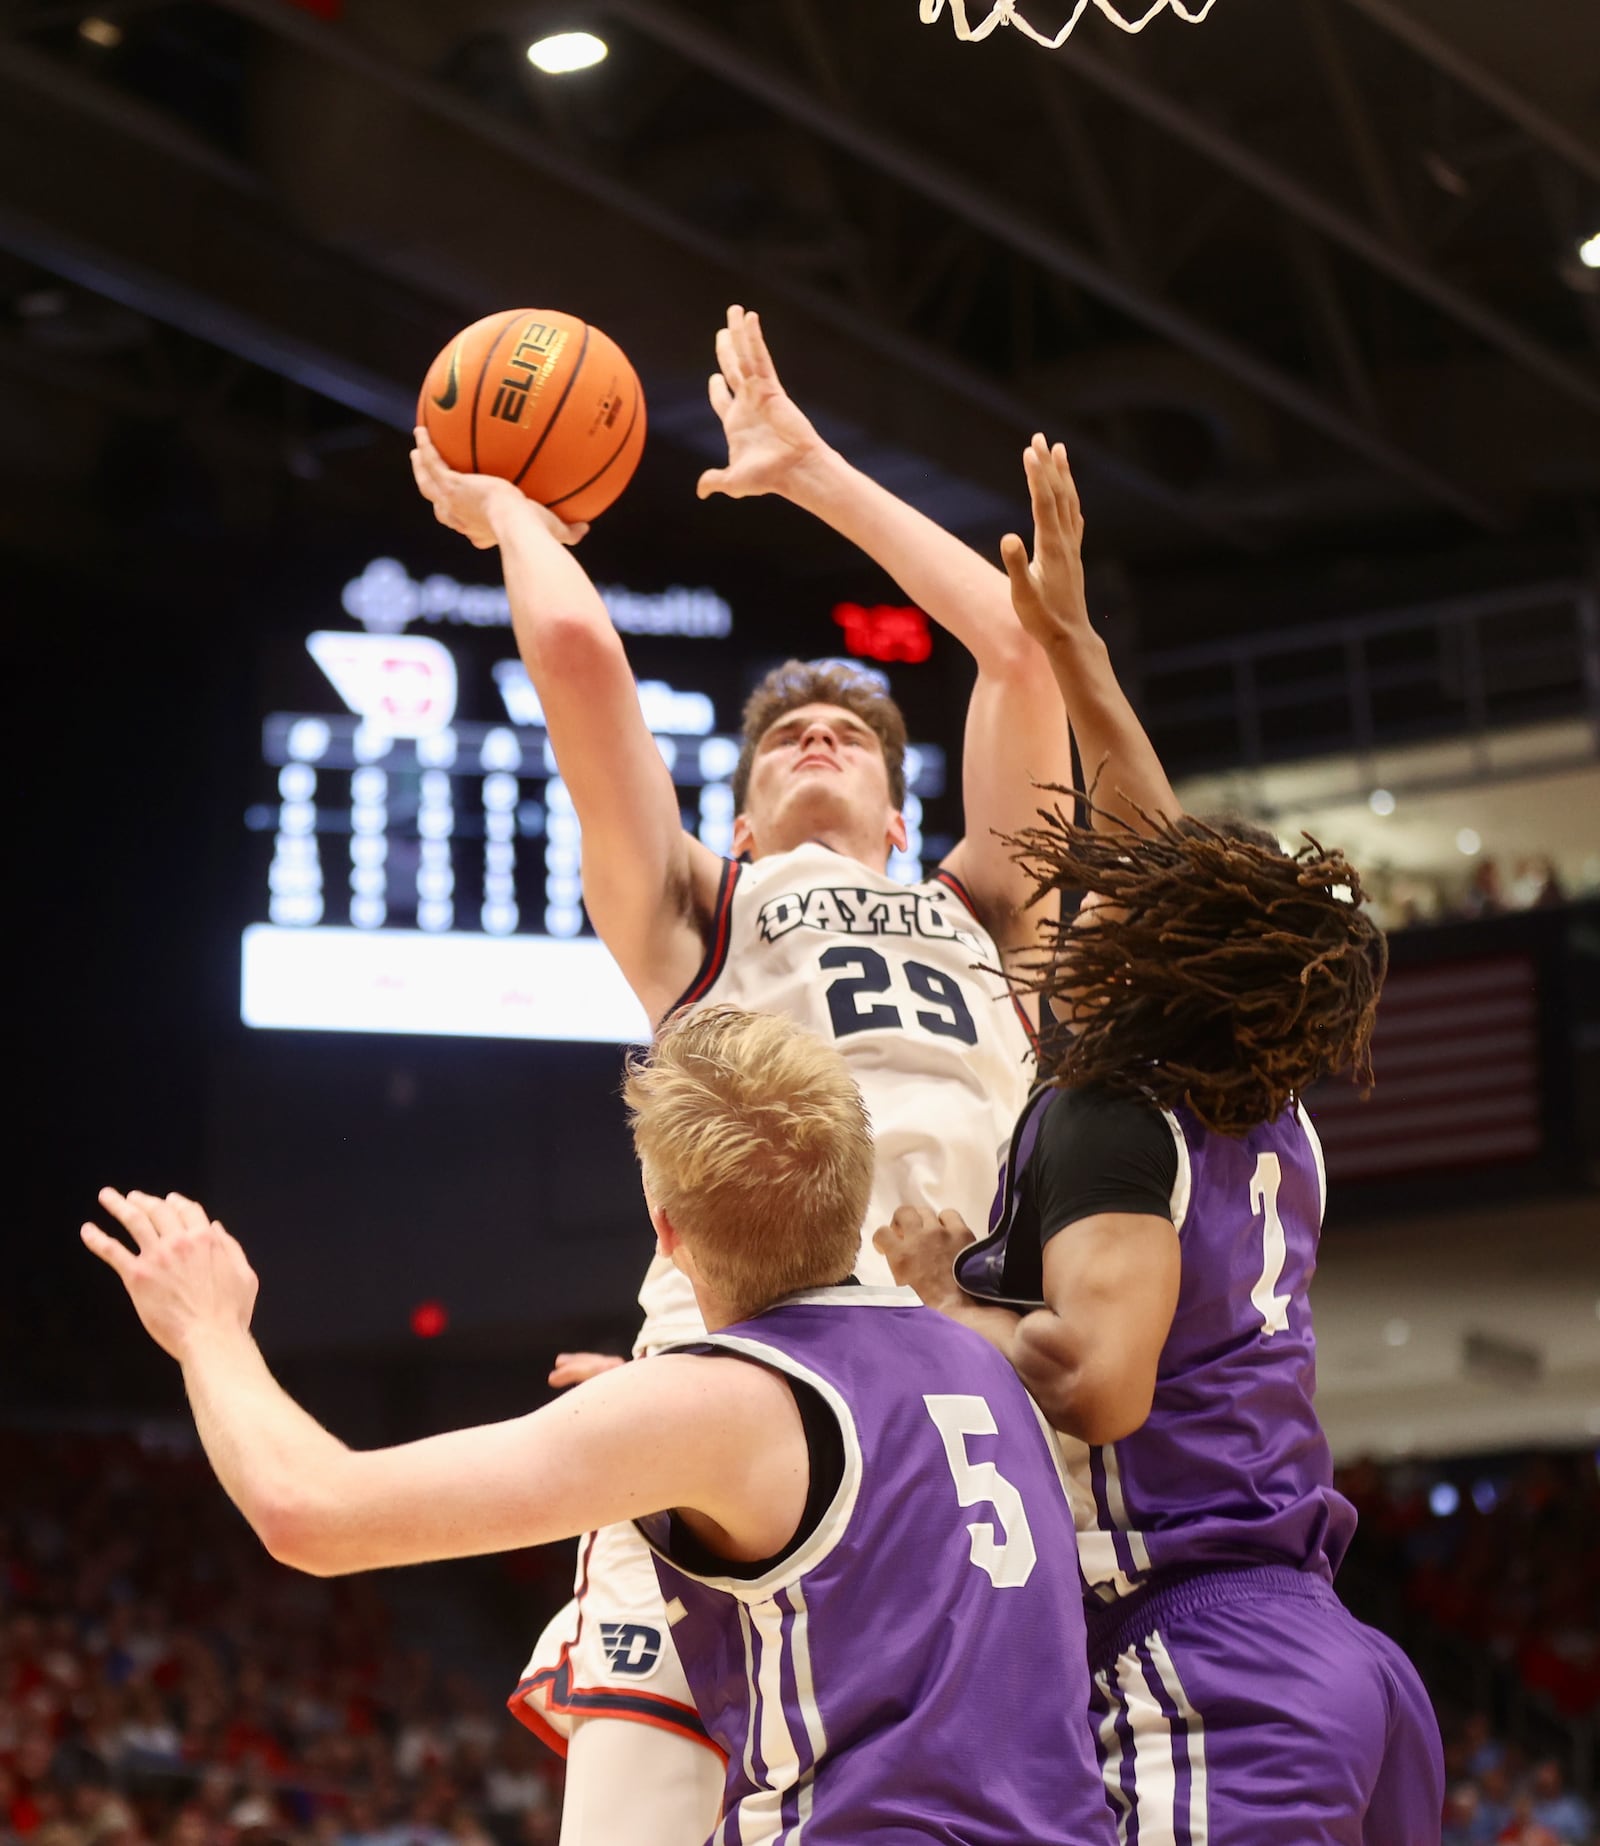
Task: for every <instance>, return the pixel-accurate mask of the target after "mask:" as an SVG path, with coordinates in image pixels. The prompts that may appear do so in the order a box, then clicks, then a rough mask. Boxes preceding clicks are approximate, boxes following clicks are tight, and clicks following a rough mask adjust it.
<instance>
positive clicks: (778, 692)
mask: <svg viewBox="0 0 1600 1846" xmlns="http://www.w3.org/2000/svg"><path fill="white" fill-rule="evenodd" d="M802 705H837V706H838V707H839V708H840V710H841V711H847V712H849V713H850V714H851V715H852V716H853V717H856V718H859V719H860V720H861V722H862V723H863V724H864V725H866V727H867V728H868V729H869V730H870V731H871V732H872V734H873V735H874V736H875V737H876V738H877V740H878V745H879V747H880V748H881V749H882V751H883V763H884V767H885V768H886V769H887V770H888V772H889V801H890V804H891V805H892V806H893V807H895V808H897V809H898V808H903V807H904V806H905V805H906V721H905V718H904V717H903V716H902V715H901V711H900V707H899V706H898V705H896V704H895V702H894V700H893V699H891V698H890V697H889V695H888V693H887V692H885V691H884V689H883V681H882V679H881V677H880V676H879V675H878V674H876V673H874V672H871V671H870V670H868V669H866V668H864V667H853V666H851V664H850V663H849V661H847V660H786V661H785V662H784V663H783V665H782V666H781V667H774V668H773V669H772V671H771V672H770V673H769V674H768V675H767V676H766V678H765V679H763V680H762V682H761V684H760V685H759V686H757V687H756V689H755V691H754V692H752V693H751V694H750V697H749V698H748V699H747V700H746V701H745V707H744V717H743V719H742V720H741V723H740V735H741V737H742V739H743V742H742V744H741V747H740V750H739V761H738V764H737V766H736V767H735V769H734V772H733V805H734V809H735V811H736V812H738V813H740V814H742V813H743V812H744V804H745V799H746V797H747V796H748V795H749V793H750V769H751V766H752V764H753V763H754V762H755V760H756V750H757V749H758V747H759V746H760V743H761V740H762V738H763V737H765V736H766V734H767V732H768V731H770V730H771V729H772V727H773V725H775V724H776V723H777V722H778V720H779V719H780V718H784V717H787V716H788V714H789V713H790V712H792V711H798V710H799V709H800V707H801V706H802Z"/></svg>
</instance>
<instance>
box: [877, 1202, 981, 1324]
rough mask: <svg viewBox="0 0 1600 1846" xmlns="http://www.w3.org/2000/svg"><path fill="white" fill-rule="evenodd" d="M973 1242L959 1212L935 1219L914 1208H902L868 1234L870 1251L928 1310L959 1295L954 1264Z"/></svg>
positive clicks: (921, 1208)
mask: <svg viewBox="0 0 1600 1846" xmlns="http://www.w3.org/2000/svg"><path fill="white" fill-rule="evenodd" d="M973 1241H974V1239H973V1234H972V1232H971V1230H970V1229H969V1228H968V1226H967V1221H966V1220H965V1219H964V1218H963V1217H962V1215H961V1213H960V1212H958V1211H941V1212H939V1213H938V1214H937V1215H935V1214H934V1213H933V1212H931V1211H928V1210H926V1209H924V1208H923V1207H921V1206H918V1205H902V1206H901V1207H900V1209H899V1210H898V1211H897V1212H896V1213H895V1215H894V1218H893V1220H892V1221H891V1222H890V1223H888V1224H882V1225H879V1227H878V1228H877V1230H875V1231H874V1232H873V1233H872V1247H873V1248H874V1249H875V1250H876V1251H877V1252H878V1253H879V1255H880V1256H884V1257H887V1258H888V1262H889V1269H890V1271H891V1273H892V1274H893V1276H894V1279H895V1281H896V1282H898V1283H899V1284H900V1286H901V1287H902V1288H914V1289H915V1290H916V1291H917V1293H918V1295H920V1296H921V1298H922V1300H923V1301H924V1302H925V1303H926V1304H927V1306H929V1307H930V1308H938V1307H943V1306H944V1305H945V1304H946V1303H947V1302H949V1301H950V1300H952V1299H953V1298H955V1297H957V1296H959V1295H960V1293H961V1290H960V1287H959V1286H958V1285H957V1282H956V1279H955V1260H956V1257H957V1256H958V1255H959V1254H960V1253H961V1252H962V1251H963V1250H964V1249H966V1247H967V1245H968V1244H969V1243H972V1242H973Z"/></svg>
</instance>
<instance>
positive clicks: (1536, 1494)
mask: <svg viewBox="0 0 1600 1846" xmlns="http://www.w3.org/2000/svg"><path fill="white" fill-rule="evenodd" d="M1459 1476H1460V1478H1459V1479H1457V1478H1456V1477H1455V1476H1454V1475H1453V1474H1444V1475H1441V1474H1440V1472H1439V1471H1437V1470H1429V1469H1424V1468H1400V1469H1387V1470H1385V1469H1380V1468H1377V1467H1374V1466H1371V1465H1363V1466H1361V1467H1357V1468H1353V1469H1349V1470H1346V1471H1345V1472H1344V1474H1343V1475H1342V1476H1341V1480H1340V1484H1341V1486H1342V1487H1343V1489H1344V1491H1345V1493H1346V1494H1347V1495H1348V1496H1349V1497H1350V1498H1351V1499H1352V1500H1353V1501H1354V1502H1355V1505H1356V1509H1357V1511H1358V1512H1359V1514H1360V1516H1361V1529H1360V1534H1359V1537H1358V1540H1357V1543H1358V1544H1359V1546H1360V1554H1361V1560H1362V1569H1363V1571H1364V1573H1365V1574H1366V1576H1367V1577H1368V1578H1371V1577H1372V1576H1373V1575H1374V1574H1377V1575H1381V1576H1382V1577H1383V1578H1384V1579H1385V1580H1386V1581H1387V1582H1388V1583H1389V1584H1391V1585H1393V1586H1395V1588H1396V1589H1397V1591H1398V1593H1399V1594H1400V1596H1401V1597H1402V1598H1403V1602H1404V1607H1405V1611H1406V1613H1407V1614H1408V1616H1409V1617H1410V1618H1411V1624H1414V1623H1415V1621H1416V1620H1418V1619H1420V1620H1422V1621H1424V1622H1426V1623H1427V1624H1428V1625H1430V1626H1431V1627H1433V1628H1435V1629H1439V1630H1443V1631H1444V1632H1446V1633H1448V1634H1453V1635H1456V1636H1459V1637H1460V1638H1461V1639H1462V1640H1464V1641H1465V1642H1467V1643H1469V1644H1470V1645H1471V1646H1472V1647H1473V1648H1475V1649H1478V1650H1481V1651H1482V1652H1484V1653H1486V1654H1487V1655H1488V1656H1489V1657H1490V1658H1492V1659H1493V1660H1495V1661H1497V1662H1499V1663H1500V1664H1502V1665H1503V1666H1505V1667H1508V1668H1510V1669H1513V1670H1514V1671H1515V1674H1516V1677H1517V1680H1518V1682H1519V1683H1520V1684H1521V1685H1522V1686H1523V1687H1525V1688H1527V1689H1528V1690H1529V1691H1531V1692H1534V1693H1536V1694H1539V1695H1540V1696H1541V1697H1542V1698H1543V1699H1545V1700H1546V1701H1547V1702H1548V1703H1549V1705H1550V1706H1551V1707H1552V1708H1553V1709H1554V1710H1555V1711H1556V1712H1558V1713H1560V1714H1561V1715H1563V1716H1565V1717H1570V1718H1580V1717H1582V1718H1593V1717H1596V1716H1600V1544H1596V1542H1595V1535H1596V1533H1597V1532H1600V1471H1597V1469H1596V1465H1595V1458H1594V1456H1593V1454H1591V1453H1589V1452H1586V1451H1583V1450H1579V1451H1576V1452H1572V1453H1552V1454H1545V1455H1537V1456H1533V1457H1531V1458H1527V1459H1523V1460H1521V1461H1519V1462H1517V1463H1516V1464H1514V1465H1511V1466H1505V1467H1495V1466H1490V1465H1487V1464H1477V1465H1472V1464H1466V1465H1464V1466H1463V1467H1462V1469H1461V1470H1460V1471H1459ZM1341 1583H1342V1580H1341ZM1408 1625H1410V1624H1408Z"/></svg>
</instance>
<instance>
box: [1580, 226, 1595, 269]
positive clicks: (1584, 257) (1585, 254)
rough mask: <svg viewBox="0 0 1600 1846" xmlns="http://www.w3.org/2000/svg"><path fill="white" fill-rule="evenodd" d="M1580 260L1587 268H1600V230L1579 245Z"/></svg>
mask: <svg viewBox="0 0 1600 1846" xmlns="http://www.w3.org/2000/svg"><path fill="white" fill-rule="evenodd" d="M1578 261H1579V262H1580V263H1582V265H1583V266H1584V268H1585V269H1600V231H1596V232H1595V234H1594V236H1593V237H1591V238H1590V239H1589V240H1588V241H1587V242H1586V243H1581V244H1579V245H1578Z"/></svg>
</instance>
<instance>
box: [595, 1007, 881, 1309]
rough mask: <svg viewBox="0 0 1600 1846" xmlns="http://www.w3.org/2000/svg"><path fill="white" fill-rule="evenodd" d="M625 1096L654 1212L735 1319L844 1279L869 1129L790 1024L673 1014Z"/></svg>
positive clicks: (861, 1108) (830, 1054)
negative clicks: (665, 1220) (676, 1235)
mask: <svg viewBox="0 0 1600 1846" xmlns="http://www.w3.org/2000/svg"><path fill="white" fill-rule="evenodd" d="M622 1094H623V1098H624V1100H625V1101H626V1103H627V1105H628V1113H629V1116H630V1119H631V1121H632V1124H633V1145H634V1150H635V1152H636V1153H637V1154H638V1156H639V1166H640V1169H641V1171H642V1172H643V1175H644V1185H645V1191H646V1193H647V1194H648V1195H649V1198H650V1201H651V1203H652V1205H654V1206H655V1207H656V1208H657V1209H659V1210H661V1211H663V1212H665V1213H666V1216H667V1218H668V1219H669V1220H670V1221H671V1224H672V1227H673V1229H674V1230H675V1231H677V1232H678V1233H679V1235H680V1236H681V1237H682V1238H683V1240H684V1242H685V1244H686V1245H687V1246H688V1248H689V1250H690V1252H691V1253H692V1255H693V1257H694V1261H695V1266H696V1268H697V1269H698V1271H699V1273H700V1275H701V1277H702V1278H703V1280H704V1281H705V1283H706V1286H707V1287H708V1288H710V1289H713V1290H714V1291H715V1292H716V1294H717V1296H718V1298H719V1300H720V1301H721V1302H722V1303H723V1305H724V1306H726V1307H728V1308H730V1309H732V1310H733V1311H734V1313H735V1314H736V1315H737V1316H738V1318H740V1319H744V1318H746V1317H748V1316H749V1315H752V1314H757V1313H759V1312H760V1311H761V1310H762V1309H763V1308H765V1307H770V1306H771V1304H772V1303H773V1302H774V1301H776V1300H777V1299H778V1298H779V1297H780V1296H782V1295H787V1294H792V1293H793V1292H794V1291H795V1290H796V1289H802V1288H819V1287H825V1286H827V1285H829V1284H831V1283H834V1282H841V1281H843V1280H844V1278H845V1277H846V1276H847V1275H849V1274H850V1272H851V1271H852V1270H853V1269H854V1268H855V1264H856V1257H857V1254H858V1252H859V1250H860V1244H861V1221H862V1218H863V1217H864V1216H865V1214H866V1209H867V1199H868V1196H869V1194H870V1193H871V1190H872V1130H871V1128H870V1127H869V1126H868V1122H867V1112H866V1107H865V1105H864V1104H863V1103H862V1100H861V1092H860V1091H859V1090H858V1089H857V1088H856V1086H855V1083H854V1081H853V1079H852V1078H851V1076H850V1072H849V1071H848V1070H847V1069H846V1067H845V1063H844V1060H843V1059H842V1058H841V1057H840V1056H839V1054H838V1052H837V1051H835V1050H834V1049H833V1047H832V1046H831V1045H827V1044H824V1043H823V1041H822V1040H821V1039H819V1038H815V1037H813V1036H812V1035H811V1034H810V1033H809V1032H805V1031H802V1030H801V1028H800V1027H799V1026H797V1025H796V1024H795V1023H794V1022H793V1021H792V1020H790V1019H785V1018H782V1017H780V1016H778V1015H776V1014H772V1013H747V1012H744V1011H743V1010H741V1009H740V1008H738V1007H733V1006H708V1007H698V1008H695V1009H692V1010H690V1011H686V1012H682V1013H677V1014H674V1015H673V1016H672V1017H671V1018H670V1019H668V1020H667V1021H666V1022H665V1023H664V1024H663V1025H662V1027H661V1029H660V1031H659V1032H658V1033H657V1034H656V1038H655V1043H654V1044H653V1045H652V1046H651V1047H650V1049H649V1051H648V1052H646V1053H644V1054H642V1055H640V1056H639V1057H638V1058H637V1059H636V1060H635V1061H634V1062H633V1063H632V1064H631V1065H630V1067H629V1070H628V1076H627V1081H626V1082H625V1084H624V1085H623V1092H622Z"/></svg>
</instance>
